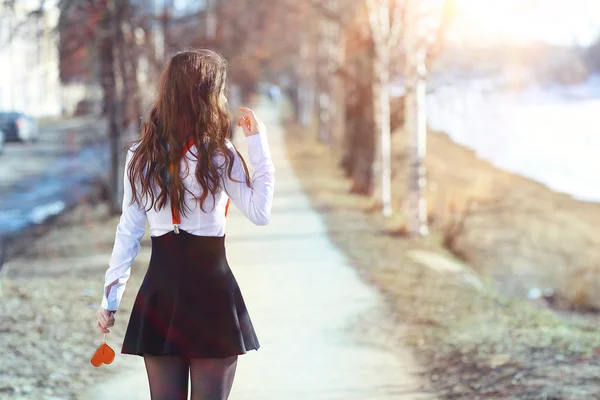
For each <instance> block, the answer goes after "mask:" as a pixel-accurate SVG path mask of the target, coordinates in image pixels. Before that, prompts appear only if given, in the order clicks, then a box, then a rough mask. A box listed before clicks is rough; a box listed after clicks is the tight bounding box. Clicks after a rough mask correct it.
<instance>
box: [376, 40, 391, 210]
mask: <svg viewBox="0 0 600 400" xmlns="http://www.w3.org/2000/svg"><path fill="white" fill-rule="evenodd" d="M376 53H378V54H377V56H376V57H375V59H374V68H373V93H372V94H373V100H372V103H373V108H374V111H375V115H374V116H375V132H376V136H377V145H376V146H375V158H374V163H373V169H372V171H373V182H374V183H375V184H376V186H375V190H374V191H373V194H374V197H375V200H376V201H377V203H378V204H379V205H380V206H381V208H382V210H383V215H385V216H390V215H391V214H392V189H391V184H392V182H391V181H392V172H391V171H392V166H391V160H392V158H391V154H392V149H391V138H390V135H391V129H390V92H389V88H388V86H389V48H388V46H386V45H384V46H378V47H377V50H376Z"/></svg>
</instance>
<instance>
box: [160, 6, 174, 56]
mask: <svg viewBox="0 0 600 400" xmlns="http://www.w3.org/2000/svg"><path fill="white" fill-rule="evenodd" d="M172 13H173V0H164V3H163V15H162V24H163V26H162V29H163V58H164V59H165V60H167V59H168V58H169V57H170V55H171V50H172V48H171V47H172V40H171V35H170V33H171V29H170V26H171V17H172Z"/></svg>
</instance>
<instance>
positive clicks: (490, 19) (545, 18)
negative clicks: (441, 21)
mask: <svg viewBox="0 0 600 400" xmlns="http://www.w3.org/2000/svg"><path fill="white" fill-rule="evenodd" d="M454 1H455V3H456V5H455V10H456V19H455V24H454V29H455V31H456V33H457V34H458V35H459V37H460V38H461V39H462V40H467V41H469V42H480V41H484V42H489V41H503V42H513V43H519V42H524V41H528V40H545V41H548V42H552V43H560V44H572V43H574V42H579V43H580V44H585V42H589V41H590V40H592V39H593V38H594V37H595V36H596V35H597V34H598V33H599V32H598V27H599V26H600V14H599V13H600V1H589V0H554V1H544V0H503V1H497V0H454Z"/></svg>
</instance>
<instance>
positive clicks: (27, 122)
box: [0, 111, 40, 142]
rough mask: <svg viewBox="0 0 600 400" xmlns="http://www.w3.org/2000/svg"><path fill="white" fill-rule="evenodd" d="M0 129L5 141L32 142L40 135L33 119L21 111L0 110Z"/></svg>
mask: <svg viewBox="0 0 600 400" xmlns="http://www.w3.org/2000/svg"><path fill="white" fill-rule="evenodd" d="M0 130H2V131H3V132H4V139H5V140H6V141H21V142H34V141H36V140H38V139H39V137H40V135H39V129H38V126H37V123H36V122H35V120H34V119H33V118H31V117H30V116H28V115H27V114H24V113H22V112H16V111H1V112H0Z"/></svg>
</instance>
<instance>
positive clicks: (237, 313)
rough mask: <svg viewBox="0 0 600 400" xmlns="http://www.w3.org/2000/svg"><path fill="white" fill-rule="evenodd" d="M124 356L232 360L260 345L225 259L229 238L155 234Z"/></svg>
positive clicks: (126, 340) (128, 330)
mask: <svg viewBox="0 0 600 400" xmlns="http://www.w3.org/2000/svg"><path fill="white" fill-rule="evenodd" d="M151 239H152V255H151V258H150V265H149V267H148V271H147V272H146V275H145V277H144V280H143V282H142V285H141V287H140V289H139V292H138V294H137V297H136V299H135V303H134V305H133V309H132V310H131V317H130V319H129V324H128V325H127V330H126V332H125V338H124V341H123V347H122V349H121V353H122V354H134V355H139V356H143V355H144V354H148V355H176V356H181V357H186V358H226V357H230V356H233V355H240V354H244V353H246V352H247V351H249V350H258V348H259V347H260V344H259V342H258V338H257V337H256V333H255V332H254V327H253V326H252V322H251V320H250V317H249V315H248V311H247V310H246V305H245V304H244V299H243V298H242V294H241V292H240V288H239V286H238V284H237V281H236V280H235V277H234V276H233V273H232V272H231V269H230V268H229V264H228V263H227V258H226V256H225V235H224V236H197V235H193V234H191V233H188V232H186V231H184V230H181V229H180V231H179V234H176V233H175V232H173V231H171V232H169V233H166V234H164V235H162V236H152V237H151Z"/></svg>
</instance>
